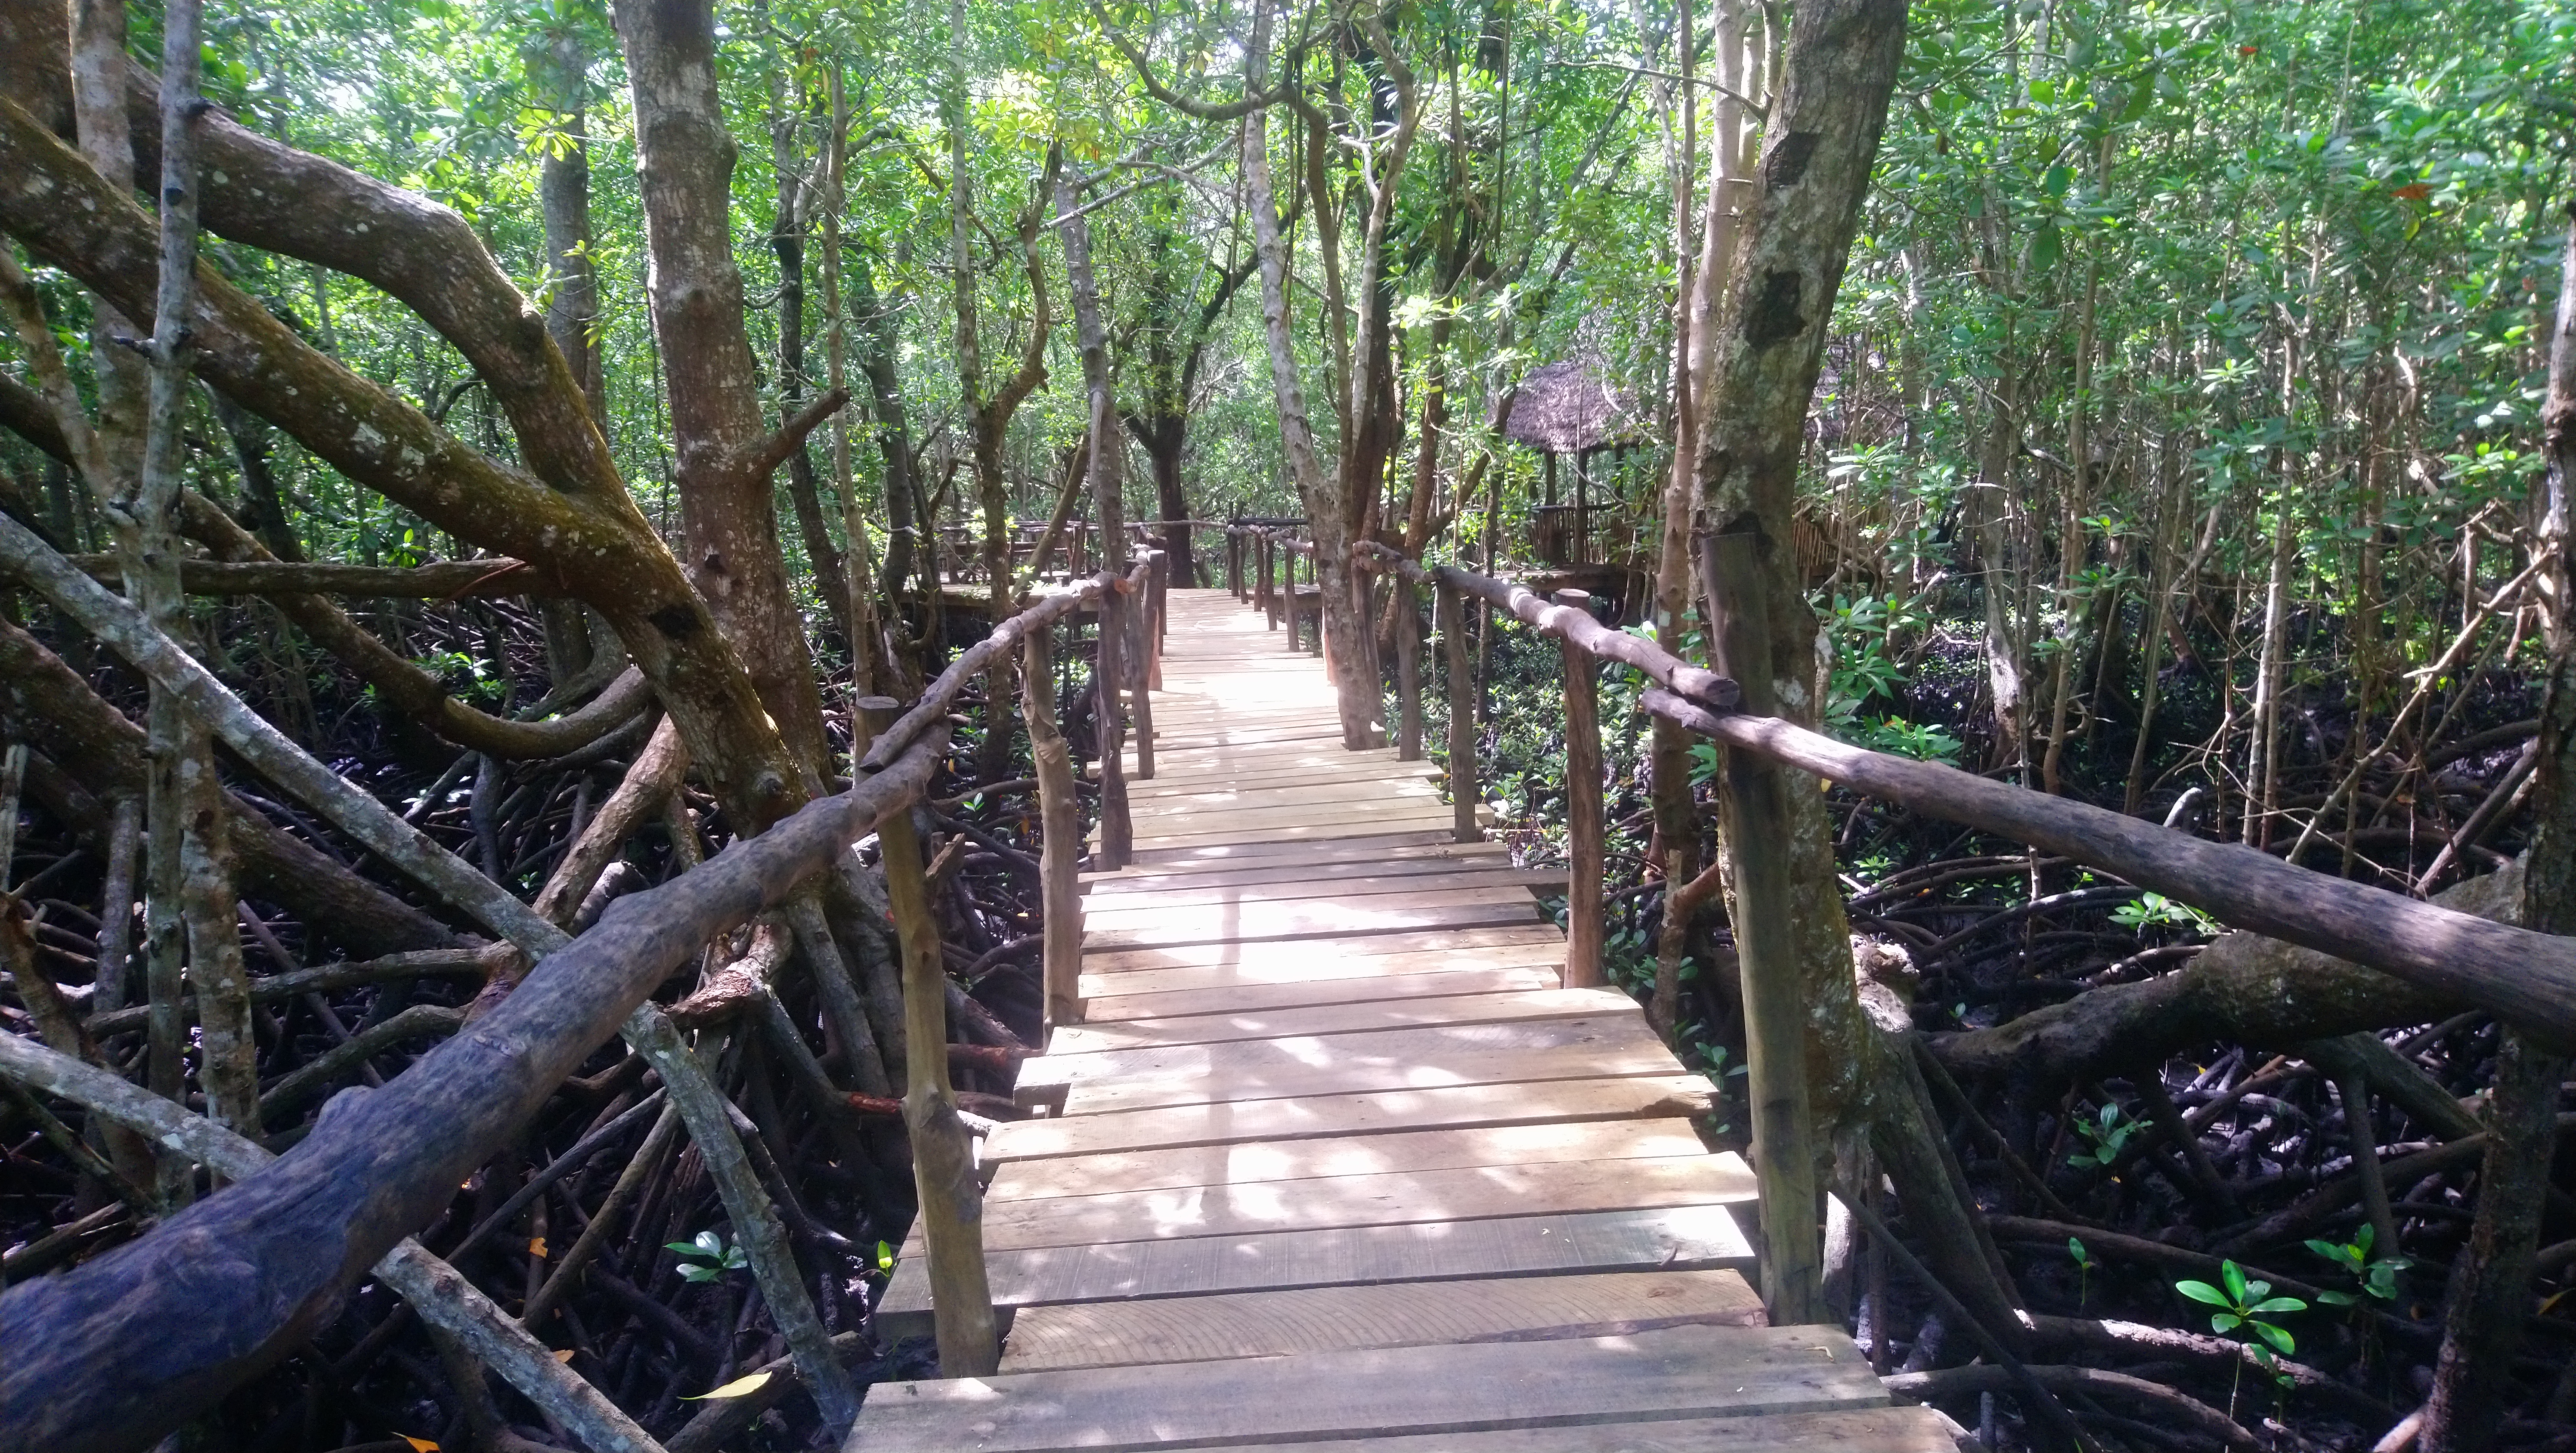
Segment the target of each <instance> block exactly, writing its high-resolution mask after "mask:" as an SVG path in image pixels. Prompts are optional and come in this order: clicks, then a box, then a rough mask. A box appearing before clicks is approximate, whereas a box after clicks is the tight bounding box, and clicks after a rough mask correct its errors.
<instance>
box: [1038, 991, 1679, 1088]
mask: <svg viewBox="0 0 2576 1453" xmlns="http://www.w3.org/2000/svg"><path fill="white" fill-rule="evenodd" d="M1632 1007H1634V1001H1632V1000H1630V999H1629V998H1628V996H1627V995H1625V994H1623V993H1621V992H1619V991H1618V990H1616V989H1537V990H1526V991H1523V992H1520V993H1510V994H1473V995H1452V996H1449V997H1446V998H1440V999H1426V1000H1411V1001H1407V1000H1398V1001H1394V1002H1383V1003H1365V1002H1364V1003H1355V1004H1335V1005H1327V1006H1322V1007H1311V1006H1310V1007H1300V1008H1290V1009H1275V1010H1259V1009H1242V1010H1237V1011H1235V1012H1232V1013H1224V1014H1191V1015H1184V1016H1182V1017H1180V1018H1159V1019H1130V1020H1127V1021H1125V1022H1123V1023H1116V1024H1088V1023H1086V1024H1068V1025H1065V1026H1064V1027H1062V1028H1060V1029H1058V1030H1057V1031H1056V1032H1055V1036H1054V1037H1053V1038H1052V1039H1049V1040H1048V1041H1047V1052H1046V1054H1045V1055H1044V1056H1042V1057H1040V1058H1038V1059H1033V1060H1029V1061H1026V1062H1024V1063H1023V1064H1022V1065H1021V1066H1020V1083H1022V1084H1024V1085H1026V1084H1039V1083H1045V1084H1065V1083H1070V1080H1069V1078H1068V1077H1067V1075H1066V1072H1065V1067H1063V1066H1062V1065H1059V1064H1058V1063H1057V1061H1059V1060H1060V1059H1062V1058H1064V1057H1066V1056H1071V1055H1086V1054H1099V1053H1102V1052H1104V1051H1108V1050H1118V1049H1147V1048H1151V1047H1154V1046H1157V1045H1173V1044H1218V1043H1223V1042H1225V1041H1228V1040H1238V1039H1276V1038H1286V1037H1289V1036H1294V1035H1308V1034H1362V1033H1367V1032H1370V1031H1373V1030H1385V1029H1418V1028H1423V1027H1425V1026H1429V1025H1435V1024H1503V1023H1509V1022H1511V1021H1514V1020H1521V1019H1572V1018H1577V1017H1580V1016H1584V1015H1591V1014H1617V1013H1622V1012H1625V1011H1627V1010H1629V1009H1630V1008H1632Z"/></svg>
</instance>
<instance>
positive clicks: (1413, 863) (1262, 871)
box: [1085, 858, 1565, 904]
mask: <svg viewBox="0 0 2576 1453" xmlns="http://www.w3.org/2000/svg"><path fill="white" fill-rule="evenodd" d="M1480 883H1481V884H1501V883H1512V884H1517V885H1519V886H1522V887H1527V888H1540V889H1544V888H1549V887H1562V886H1563V885H1564V883H1565V875H1564V874H1562V873H1559V872H1557V871H1556V870H1554V869H1552V868H1515V867H1513V866H1512V865H1511V863H1510V861H1509V860H1507V859H1499V858H1466V859H1449V858H1422V859H1410V858H1397V859H1390V860H1387V861H1383V862H1372V863H1366V864H1361V863H1312V864H1308V863H1293V862H1292V863H1273V864H1268V865H1263V866H1254V867H1239V868H1211V869H1208V870H1206V871H1204V872H1190V873H1161V874H1153V875H1142V874H1140V875H1138V876H1136V877H1132V878H1131V877H1127V876H1125V875H1123V874H1112V875H1107V876H1104V877H1102V878H1101V879H1100V880H1099V881H1097V882H1094V883H1090V884H1087V885H1085V886H1086V887H1087V888H1088V889H1089V895H1090V901H1091V902H1093V903H1101V904H1108V903H1113V902H1116V901H1118V900H1121V899H1144V900H1146V901H1149V902H1168V901H1175V900H1177V901H1181V902H1187V901H1190V900H1189V899H1187V898H1183V897H1180V895H1184V894H1198V893H1239V894H1243V895H1245V896H1248V897H1257V896H1260V895H1261V894H1262V893H1264V892H1270V891H1275V892H1277V893H1278V894H1279V895H1281V896H1283V897H1290V898H1297V897H1305V896H1308V895H1322V894H1329V893H1332V892H1334V891H1335V890H1336V888H1341V889H1345V890H1347V891H1348V892H1351V893H1377V892H1387V893H1401V892H1411V891H1413V887H1414V885H1420V886H1425V887H1449V886H1452V885H1457V886H1473V885H1476V884H1480Z"/></svg>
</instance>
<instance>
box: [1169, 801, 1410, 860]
mask: <svg viewBox="0 0 2576 1453" xmlns="http://www.w3.org/2000/svg"><path fill="white" fill-rule="evenodd" d="M1426 821H1437V822H1438V823H1440V825H1441V826H1440V827H1439V829H1438V831H1442V832H1446V831H1448V823H1449V814H1448V813H1447V812H1446V811H1445V810H1441V811H1426V810H1422V809H1416V810H1414V811H1411V812H1406V813H1400V814H1399V813H1389V814H1387V815H1386V816H1383V817H1373V818H1369V819H1366V820H1364V821H1357V820H1355V821H1341V822H1306V823H1294V824H1290V825H1287V826H1280V827H1271V826H1247V827H1235V828H1227V829H1223V830H1218V831H1210V832H1192V833H1177V834H1171V835H1164V834H1159V833H1157V834H1151V835H1149V834H1146V833H1143V832H1139V833H1138V834H1137V835H1136V851H1137V852H1138V853H1140V854H1147V853H1151V854H1160V853H1169V852H1184V851H1195V850H1198V849H1201V848H1209V847H1226V846H1231V845H1234V844H1238V843H1279V842H1325V841H1331V840H1333V839H1338V838H1375V837H1385V836H1387V835H1388V834H1389V833H1391V832H1403V833H1407V834H1412V833H1426V832H1430V831H1433V829H1430V828H1426V827H1423V826H1422V824H1423V823H1424V822H1426Z"/></svg>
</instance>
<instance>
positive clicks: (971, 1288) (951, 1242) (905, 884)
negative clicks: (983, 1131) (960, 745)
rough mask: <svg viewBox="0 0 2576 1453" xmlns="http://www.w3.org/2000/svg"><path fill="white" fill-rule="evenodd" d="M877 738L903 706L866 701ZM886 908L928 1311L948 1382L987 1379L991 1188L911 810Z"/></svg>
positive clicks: (891, 838) (991, 1347) (901, 825)
mask: <svg viewBox="0 0 2576 1453" xmlns="http://www.w3.org/2000/svg"><path fill="white" fill-rule="evenodd" d="M858 705H859V710H860V711H861V713H862V714H863V715H865V716H867V717H869V718H870V719H871V720H870V721H869V723H868V730H869V734H870V735H871V736H873V735H874V734H875V733H876V732H878V731H882V730H883V729H884V728H885V726H886V725H887V724H888V723H890V722H892V721H893V720H894V712H895V705H896V703H895V702H893V701H892V700H889V699H888V698H885V697H882V696H874V697H864V698H862V699H861V700H860V702H859V703H858ZM877 845H878V849H879V851H880V852H881V853H882V854H883V857H884V863H885V879H886V900H887V904H888V906H889V907H890V908H891V910H892V916H893V919H894V927H895V935H896V938H897V939H898V940H899V941H900V942H901V944H902V946H903V1027H904V1043H905V1044H906V1045H908V1046H910V1047H911V1050H912V1052H911V1053H910V1054H907V1055H905V1056H904V1091H903V1124H904V1129H905V1130H906V1131H907V1132H908V1133H909V1135H910V1138H911V1141H912V1174H913V1186H914V1189H915V1190H916V1191H917V1192H918V1193H919V1196H920V1200H921V1239H922V1243H923V1245H924V1246H925V1247H926V1248H927V1257H928V1260H929V1262H930V1312H931V1318H932V1321H933V1323H934V1324H935V1326H936V1329H937V1332H938V1336H939V1371H940V1375H941V1376H943V1377H987V1376H990V1375H991V1374H992V1373H993V1371H994V1370H995V1369H996V1368H998V1367H999V1366H1000V1365H1001V1360H1002V1344H1001V1338H1000V1336H999V1335H998V1334H997V1333H996V1332H995V1331H994V1324H993V1292H992V1287H991V1285H990V1283H989V1282H987V1281H986V1279H985V1275H984V1187H983V1182H982V1181H980V1180H979V1179H977V1177H976V1175H975V1147H974V1144H973V1142H972V1141H971V1140H970V1139H969V1137H968V1135H967V1131H966V1122H965V1121H963V1120H961V1119H959V1118H958V1116H957V1092H956V1091H955V1090H954V1089H952V1088H951V1087H950V1085H949V1083H948V1056H947V1054H945V1053H944V1052H943V1050H942V1046H944V1045H946V1044H947V1043H948V972H947V967H946V965H945V964H943V963H942V962H941V960H940V948H939V922H938V919H937V918H936V916H934V915H933V914H932V913H931V911H930V884H929V881H928V878H927V877H926V876H925V873H924V865H923V863H922V860H921V839H920V838H919V836H917V835H916V833H915V832H914V829H913V824H912V807H911V805H910V804H906V805H905V807H904V808H903V810H902V811H900V812H897V813H895V814H894V815H893V816H891V817H888V818H887V819H886V820H885V821H884V822H882V823H880V824H878V826H877Z"/></svg>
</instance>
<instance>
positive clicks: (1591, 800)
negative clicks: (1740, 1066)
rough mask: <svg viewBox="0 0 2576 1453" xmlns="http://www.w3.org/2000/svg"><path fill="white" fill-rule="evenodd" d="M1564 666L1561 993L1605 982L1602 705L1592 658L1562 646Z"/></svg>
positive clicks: (1575, 595)
mask: <svg viewBox="0 0 2576 1453" xmlns="http://www.w3.org/2000/svg"><path fill="white" fill-rule="evenodd" d="M1556 603H1557V604H1558V605H1561V606H1564V607H1565V608H1566V609H1568V610H1579V611H1588V610H1589V609H1590V608H1591V605H1592V597H1591V595H1590V594H1588V593H1587V592H1584V591H1580V590H1560V591H1558V592H1557V593H1556ZM1557 650H1558V652H1559V653H1560V655H1561V656H1562V657H1563V660H1564V663H1565V825H1566V837H1567V839H1568V852H1567V856H1568V857H1569V858H1570V860H1571V861H1570V862H1569V864H1568V866H1567V870H1566V873H1567V878H1566V894H1565V987H1567V988H1569V989H1590V988H1594V987H1597V986H1599V985H1600V984H1601V983H1602V982H1603V979H1604V975H1603V973H1602V966H1601V873H1602V863H1601V838H1602V823H1601V819H1602V811H1601V704H1600V693H1599V681H1598V672H1599V670H1600V667H1599V666H1598V665H1597V664H1596V663H1595V662H1594V661H1593V659H1592V654H1591V653H1590V652H1588V651H1586V650H1584V649H1583V648H1582V647H1580V646H1578V645H1576V644H1574V643H1573V642H1572V641H1567V640H1560V641H1558V642H1557Z"/></svg>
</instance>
